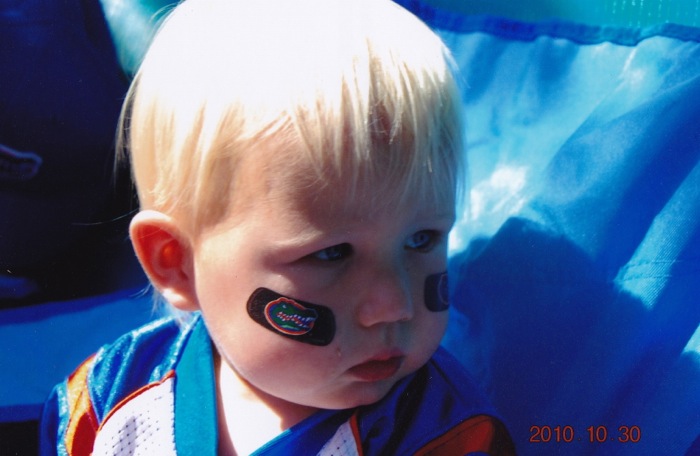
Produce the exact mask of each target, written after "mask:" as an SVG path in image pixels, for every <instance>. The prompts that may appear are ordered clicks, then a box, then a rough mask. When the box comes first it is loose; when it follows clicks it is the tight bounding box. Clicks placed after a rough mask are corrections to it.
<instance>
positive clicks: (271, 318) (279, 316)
mask: <svg viewBox="0 0 700 456" xmlns="http://www.w3.org/2000/svg"><path fill="white" fill-rule="evenodd" d="M265 319H266V320H267V322H268V323H270V325H271V326H272V327H273V328H274V329H276V330H277V331H279V332H281V333H284V334H289V335H291V336H301V335H303V334H306V333H308V332H309V331H311V330H312V329H314V324H315V323H316V320H317V319H318V314H317V313H316V311H315V310H313V309H307V308H306V307H304V306H302V305H301V304H299V303H298V302H296V301H294V300H293V299H289V298H285V297H281V298H278V299H275V300H274V301H272V302H269V303H268V304H267V305H266V306H265Z"/></svg>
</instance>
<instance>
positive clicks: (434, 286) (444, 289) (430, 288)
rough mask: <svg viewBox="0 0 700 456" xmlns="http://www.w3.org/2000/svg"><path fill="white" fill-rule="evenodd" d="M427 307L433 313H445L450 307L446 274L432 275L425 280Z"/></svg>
mask: <svg viewBox="0 0 700 456" xmlns="http://www.w3.org/2000/svg"><path fill="white" fill-rule="evenodd" d="M425 306H426V307H427V308H428V310H430V311H431V312H443V311H445V310H447V309H448V308H449V307H450V289H449V286H448V283H447V273H446V272H441V273H439V274H432V275H429V276H428V277H426V278H425Z"/></svg>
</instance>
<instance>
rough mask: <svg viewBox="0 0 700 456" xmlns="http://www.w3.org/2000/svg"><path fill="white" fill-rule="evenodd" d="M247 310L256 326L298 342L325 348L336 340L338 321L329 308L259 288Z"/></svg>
mask: <svg viewBox="0 0 700 456" xmlns="http://www.w3.org/2000/svg"><path fill="white" fill-rule="evenodd" d="M247 308H248V315H250V318H252V319H253V320H254V321H255V322H257V323H258V324H260V325H262V326H264V327H265V328H267V329H269V330H270V331H272V332H275V333H277V334H279V335H281V336H284V337H288V338H290V339H294V340H296V341H298V342H304V343H307V344H311V345H319V346H324V345H328V344H330V343H331V341H332V340H333V337H334V336H335V317H334V316H333V312H332V311H331V310H330V309H329V308H328V307H325V306H321V305H318V304H311V303H308V302H304V301H300V300H298V299H293V298H289V297H286V296H282V295H281V294H279V293H276V292H274V291H272V290H268V289H267V288H258V289H257V290H255V291H254V292H253V294H252V295H251V296H250V299H248V306H247Z"/></svg>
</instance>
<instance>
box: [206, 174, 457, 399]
mask: <svg viewBox="0 0 700 456" xmlns="http://www.w3.org/2000/svg"><path fill="white" fill-rule="evenodd" d="M280 179H281V178H275V177H274V174H273V175H272V176H268V178H267V179H266V180H265V182H266V183H267V184H268V185H265V184H263V183H262V182H261V183H259V184H258V185H255V187H258V188H257V189H256V190H257V191H258V193H257V194H256V193H255V191H252V192H249V193H250V194H251V195H253V196H251V197H250V199H249V200H248V201H247V202H248V205H247V207H246V209H245V211H244V213H243V214H237V215H236V216H235V217H234V216H232V217H230V218H227V219H225V220H224V221H223V222H222V223H220V224H217V225H216V226H215V227H214V228H212V229H210V230H208V231H205V232H204V233H202V234H201V236H200V237H199V239H198V243H197V245H196V247H195V251H194V262H195V264H194V267H195V276H196V292H197V299H198V301H199V302H198V304H199V306H200V308H201V309H202V312H203V315H204V317H205V321H206V323H207V327H208V329H209V332H210V334H211V336H212V339H213V340H214V342H215V344H216V346H217V348H218V351H219V353H220V354H221V356H222V357H223V359H225V360H226V361H227V362H228V363H229V365H230V366H231V367H232V368H233V369H234V370H235V372H237V373H238V375H239V376H240V377H242V378H243V379H244V380H246V381H247V382H248V383H249V384H250V385H251V386H252V388H254V389H259V390H261V391H263V392H265V393H267V394H271V395H273V396H276V397H278V398H281V399H283V400H285V401H288V402H290V403H293V404H301V405H306V406H311V407H317V408H327V409H338V408H350V407H354V406H357V405H361V404H368V403H372V402H376V401H377V400H379V399H381V398H382V397H383V396H384V395H385V394H386V393H387V392H388V391H389V389H390V388H391V387H392V386H393V385H394V384H395V383H396V382H397V381H398V380H399V379H401V378H402V377H404V376H405V375H407V374H409V373H411V372H413V371H415V370H416V369H418V368H419V367H420V366H422V365H423V364H424V363H425V362H426V361H427V360H428V359H429V358H430V356H431V355H432V354H433V352H434V351H435V349H436V348H437V346H438V344H439V342H440V340H441V338H442V336H443V334H444V331H445V327H446V323H447V312H446V311H431V310H429V309H428V308H427V307H426V304H425V297H424V293H425V287H426V278H427V277H428V276H431V275H434V274H437V273H441V272H445V271H446V270H447V245H446V244H447V235H448V232H449V230H450V228H451V226H452V224H453V222H454V204H453V202H452V201H447V202H445V204H444V205H435V204H433V203H421V202H418V201H417V202H415V203H412V204H406V205H405V206H404V207H396V205H393V206H392V205H389V206H387V207H385V208H384V209H381V210H375V211H367V209H366V204H365V203H364V201H367V200H368V199H369V198H377V196H378V195H377V194H376V192H375V193H373V188H371V186H368V188H365V189H364V191H363V192H361V194H360V195H359V196H358V197H356V198H354V199H353V200H351V201H347V199H348V198H347V196H346V195H347V193H346V192H344V191H343V190H342V185H341V186H339V187H338V190H336V191H332V190H325V191H322V192H318V191H313V190H308V189H306V190H304V191H292V192H289V191H283V190H280V189H283V188H285V186H284V185H279V184H282V182H278V181H279V180H280ZM286 188H288V186H286ZM375 190H376V189H375ZM380 197H381V196H380ZM409 199H410V198H409ZM260 287H264V288H266V289H269V290H272V291H274V292H275V293H277V294H279V295H283V296H285V297H290V298H294V299H295V300H300V301H305V302H307V303H312V304H316V305H320V306H324V307H325V308H327V309H329V310H330V311H331V312H332V315H333V318H334V320H335V329H334V331H332V332H331V334H332V340H327V341H326V342H329V343H328V344H327V345H325V346H318V345H313V344H310V343H306V342H303V341H301V340H295V339H294V337H288V336H284V335H282V334H281V333H280V332H279V331H276V330H274V329H272V328H270V327H264V326H263V325H261V324H260V323H258V322H256V321H255V320H254V319H253V317H251V315H250V313H249V311H248V309H247V305H246V303H247V302H248V301H249V298H250V296H251V295H252V294H253V292H254V291H255V290H256V289H258V288H260ZM261 312H262V310H261ZM316 324H318V325H327V324H328V321H327V320H323V321H322V320H321V319H319V320H318V321H317V322H316ZM320 329H328V328H320Z"/></svg>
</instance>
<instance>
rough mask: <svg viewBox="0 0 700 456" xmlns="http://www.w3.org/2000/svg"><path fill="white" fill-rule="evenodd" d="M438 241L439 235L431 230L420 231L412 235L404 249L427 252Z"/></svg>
mask: <svg viewBox="0 0 700 456" xmlns="http://www.w3.org/2000/svg"><path fill="white" fill-rule="evenodd" d="M439 240H440V233H438V232H437V231H433V230H422V231H418V232H417V233H415V234H413V235H412V236H410V237H409V238H408V240H407V241H406V248H408V249H411V250H419V251H428V250H430V249H431V248H432V247H434V246H435V244H437V243H438V241H439Z"/></svg>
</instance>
